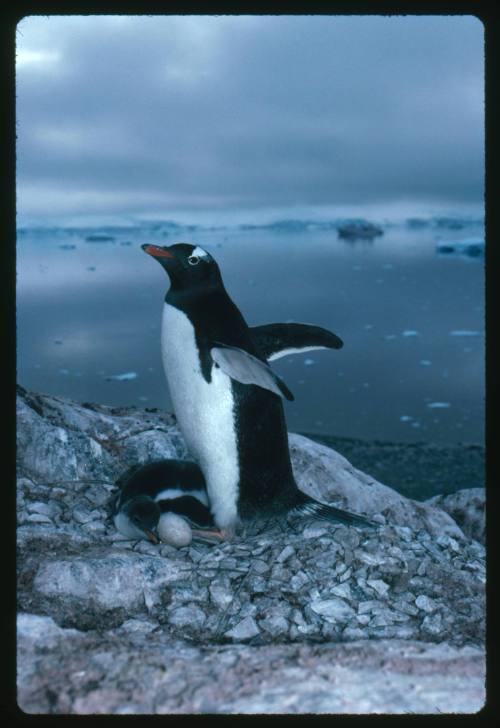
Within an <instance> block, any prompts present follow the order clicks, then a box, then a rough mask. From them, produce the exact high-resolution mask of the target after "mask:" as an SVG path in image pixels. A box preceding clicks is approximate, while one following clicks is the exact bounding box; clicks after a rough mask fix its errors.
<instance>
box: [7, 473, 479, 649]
mask: <svg viewBox="0 0 500 728" xmlns="http://www.w3.org/2000/svg"><path fill="white" fill-rule="evenodd" d="M114 490H115V489H114V486H112V485H109V484H101V483H86V482H83V483H80V484H79V485H78V486H75V484H74V483H72V484H67V485H66V486H63V485H62V484H59V485H54V486H50V485H40V484H36V483H34V482H33V481H31V480H29V479H28V478H21V479H20V481H19V488H18V506H19V528H18V537H19V545H20V552H21V559H20V563H22V564H23V568H22V572H21V574H20V579H19V600H20V604H19V605H20V608H21V609H22V610H24V611H28V612H36V613H40V614H47V615H51V616H54V617H55V618H56V621H57V622H58V623H59V624H60V625H62V626H66V627H76V628H79V629H90V628H96V627H103V626H106V627H116V626H118V625H120V624H122V623H123V622H124V621H125V620H126V619H127V618H129V617H130V616H134V617H139V616H140V617H141V618H144V619H147V620H148V621H149V622H151V620H152V622H153V623H154V625H155V626H156V627H157V628H158V629H162V630H169V631H171V632H172V634H175V636H177V637H182V638H183V639H186V640H189V641H195V642H197V643H200V644H204V643H207V642H216V643H224V642H227V641H236V642H250V643H251V644H267V643H276V642H301V641H309V642H310V641H319V642H321V641H325V640H340V641H348V640H357V639H360V638H369V639H372V638H389V637H394V638H404V639H419V640H428V641H442V640H447V641H448V642H450V643H451V644H465V643H480V642H481V641H482V640H483V638H484V629H485V625H484V587H485V580H486V579H485V565H484V556H485V553H484V547H483V546H482V545H481V544H479V543H478V542H477V541H473V540H463V539H461V540H460V541H459V540H457V539H455V538H453V537H451V536H449V535H442V536H439V537H437V538H436V537H434V536H431V534H430V533H429V532H427V531H425V530H423V529H421V530H419V531H415V530H412V529H411V528H409V527H407V526H395V525H387V524H386V525H381V526H380V527H379V528H378V529H375V530H363V529H359V528H353V527H347V526H344V525H332V524H330V523H326V522H320V521H313V520H310V519H308V520H305V521H302V520H301V521H298V522H297V520H295V521H294V522H293V523H292V524H286V525H282V524H280V525H279V526H276V525H275V526H274V527H273V528H271V529H270V530H269V529H268V530H266V531H265V532H263V533H256V534H249V535H248V534H247V535H245V536H242V537H239V538H235V539H234V540H233V541H231V542H226V543H222V544H215V545H214V544H209V543H205V542H203V541H193V542H192V543H191V545H189V546H187V547H184V548H181V549H176V548H174V547H172V546H170V545H167V544H161V545H159V546H156V545H154V544H151V543H149V542H146V541H140V542H136V541H125V540H123V537H122V536H121V535H120V534H119V533H118V532H117V531H116V530H115V529H114V527H113V526H112V525H111V523H110V522H109V513H108V505H107V504H108V501H109V497H110V494H112V493H113V492H114ZM125 577H133V578H126V583H122V581H123V580H124V578H125Z"/></svg>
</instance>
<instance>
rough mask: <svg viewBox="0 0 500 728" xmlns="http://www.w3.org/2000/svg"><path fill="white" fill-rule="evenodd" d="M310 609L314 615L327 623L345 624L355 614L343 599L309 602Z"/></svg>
mask: <svg viewBox="0 0 500 728" xmlns="http://www.w3.org/2000/svg"><path fill="white" fill-rule="evenodd" d="M310 606H311V609H312V610H313V612H315V614H319V615H321V616H322V617H324V618H325V619H327V620H328V621H329V622H332V623H335V622H346V621H347V620H348V619H349V618H350V617H353V616H354V614H355V612H354V610H353V608H352V607H350V606H349V604H348V603H347V602H346V601H344V599H341V598H340V597H338V598H332V599H318V600H316V601H313V602H311V605H310Z"/></svg>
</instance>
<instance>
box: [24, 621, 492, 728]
mask: <svg viewBox="0 0 500 728" xmlns="http://www.w3.org/2000/svg"><path fill="white" fill-rule="evenodd" d="M344 635H345V638H346V639H348V640H349V641H348V642H340V643H336V644H332V643H329V644H307V643H306V644H302V645H297V644H279V645H264V646H259V647H255V646H250V645H247V644H239V643H236V644H229V645H225V646H217V647H214V648H213V652H212V653H210V654H207V652H206V648H201V647H197V646H193V645H191V646H189V647H188V646H183V645H181V644H179V643H172V642H171V641H170V638H169V637H168V635H166V634H165V633H163V632H162V631H161V630H160V631H158V630H154V631H146V632H144V631H141V630H136V629H131V628H130V625H128V624H124V625H123V627H121V628H119V629H115V630H113V631H112V633H110V638H108V639H107V638H106V637H104V638H103V636H102V634H100V633H99V632H94V631H87V632H79V631H77V630H68V629H61V628H60V627H58V626H57V625H56V624H55V623H54V621H53V620H51V619H50V618H49V617H37V616H35V615H31V614H20V615H19V616H18V642H17V649H18V693H17V700H18V704H19V707H20V708H21V709H22V710H23V711H24V712H26V713H37V714H49V713H50V714H55V715H78V714H83V715H88V714H90V713H100V714H108V715H123V714H124V713H130V714H136V715H143V716H144V715H145V714H200V713H201V714H204V713H206V712H212V713H217V714H237V713H241V714H274V713H285V714H286V713H291V714H323V713H324V714H332V713H341V714H343V713H360V714H375V713H378V714H381V713H384V714H387V713H417V714H440V713H449V711H450V709H452V710H453V712H457V713H475V712H477V711H479V710H480V709H481V707H482V706H483V704H484V701H485V670H484V652H483V651H482V650H481V649H480V648H478V647H470V646H469V647H460V648H457V647H450V646H449V645H446V644H429V643H423V642H416V641H411V640H402V639H397V638H396V639H390V640H387V639H386V640H370V641H368V640H366V639H357V640H354V641H353V640H352V638H353V637H355V636H356V632H354V630H353V628H350V627H346V628H345V630H344V632H343V636H344ZM367 685H369V688H370V689H369V690H367Z"/></svg>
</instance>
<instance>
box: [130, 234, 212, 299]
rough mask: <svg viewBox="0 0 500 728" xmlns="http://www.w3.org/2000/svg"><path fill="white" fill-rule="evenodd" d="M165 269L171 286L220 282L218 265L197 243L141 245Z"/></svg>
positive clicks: (185, 286) (181, 286) (180, 287)
mask: <svg viewBox="0 0 500 728" xmlns="http://www.w3.org/2000/svg"><path fill="white" fill-rule="evenodd" d="M141 247H142V249H143V250H144V251H145V252H146V253H148V255H151V256H152V257H153V258H154V259H155V260H157V261H158V263H160V265H161V266H162V267H163V268H164V269H165V270H166V271H167V273H168V276H169V278H170V283H171V285H172V288H175V289H182V288H190V287H191V286H196V285H201V286H207V287H208V286H217V285H220V284H221V283H222V278H221V274H220V270H219V266H218V265H217V263H216V262H215V260H214V259H213V258H212V256H211V255H210V253H207V251H206V250H204V249H203V248H200V247H199V246H198V245H188V244H187V243H175V245H170V246H163V247H160V246H158V245H142V246H141Z"/></svg>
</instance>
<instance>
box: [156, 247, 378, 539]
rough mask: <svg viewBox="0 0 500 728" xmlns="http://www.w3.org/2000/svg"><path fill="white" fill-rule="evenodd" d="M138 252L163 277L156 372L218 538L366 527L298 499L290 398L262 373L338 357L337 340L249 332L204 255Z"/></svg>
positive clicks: (295, 328) (260, 329)
mask: <svg viewBox="0 0 500 728" xmlns="http://www.w3.org/2000/svg"><path fill="white" fill-rule="evenodd" d="M142 248H143V250H144V251H145V252H146V253H148V254H149V255H151V256H152V257H153V258H154V259H155V260H157V261H158V262H159V263H160V265H161V266H162V267H163V268H164V269H165V271H166V272H167V274H168V276H169V278H170V288H169V289H168V291H167V294H166V296H165V305H164V308H163V319H162V330H161V350H162V359H163V366H164V369H165V374H166V377H167V381H168V385H169V389H170V395H171V399H172V403H173V407H174V411H175V415H176V417H177V421H178V424H179V427H180V429H181V432H182V434H183V436H184V438H185V440H186V444H187V446H188V448H189V450H190V452H191V454H192V456H193V457H194V459H195V460H196V461H197V463H198V464H199V466H200V468H201V470H202V471H203V474H204V476H205V480H206V484H207V490H208V495H209V500H210V506H211V510H212V514H213V517H214V521H215V523H216V525H217V526H218V528H219V529H220V531H221V533H222V536H223V537H226V536H230V535H231V534H232V533H234V531H235V529H236V528H237V526H238V525H239V524H240V523H245V522H251V521H253V520H262V519H268V518H273V517H276V516H283V515H286V514H290V513H292V514H297V515H299V514H301V515H310V516H314V517H317V518H326V519H328V520H332V521H337V522H338V521H340V522H343V523H350V524H354V525H373V524H372V523H371V522H370V521H368V520H367V519H365V518H363V517H361V516H357V515H355V514H352V513H348V512H347V511H343V510H340V509H338V508H335V507H333V506H330V505H326V504H322V503H319V502H318V501H315V500H314V499H313V498H311V497H310V496H308V495H306V494H305V493H303V492H302V491H301V490H299V488H298V486H297V484H296V482H295V479H294V476H293V472H292V465H291V462H290V453H289V448H288V434H287V428H286V423H285V416H284V411H283V404H282V399H283V398H286V399H288V400H292V399H293V395H292V394H291V392H290V390H289V389H288V387H287V386H286V384H285V383H284V382H283V380H282V379H281V378H280V377H279V376H278V375H277V374H275V373H274V372H273V370H272V369H271V367H270V366H269V364H268V360H269V361H270V360H272V359H275V358H277V357H278V356H279V355H285V354H288V353H293V352H296V351H309V350H311V349H318V348H320V349H322V348H333V349H339V348H340V347H341V346H342V345H343V344H342V341H341V339H339V337H338V336H336V335H335V334H333V333H331V332H330V331H327V330H326V329H322V328H319V327H316V326H309V325H307V324H270V325H267V326H256V327H249V326H248V325H247V323H246V321H245V319H244V318H243V316H242V314H241V312H240V311H239V309H238V308H237V306H236V305H235V304H234V302H233V301H232V300H231V298H230V297H229V295H228V293H227V291H226V289H225V287H224V283H223V281H222V277H221V273H220V270H219V266H218V265H217V263H216V261H215V260H214V258H213V257H212V256H211V255H210V254H209V253H208V252H207V251H206V250H204V249H203V248H201V247H199V246H194V245H188V244H185V243H177V244H174V245H171V246H168V247H167V246H164V247H159V246H156V245H143V246H142Z"/></svg>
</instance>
